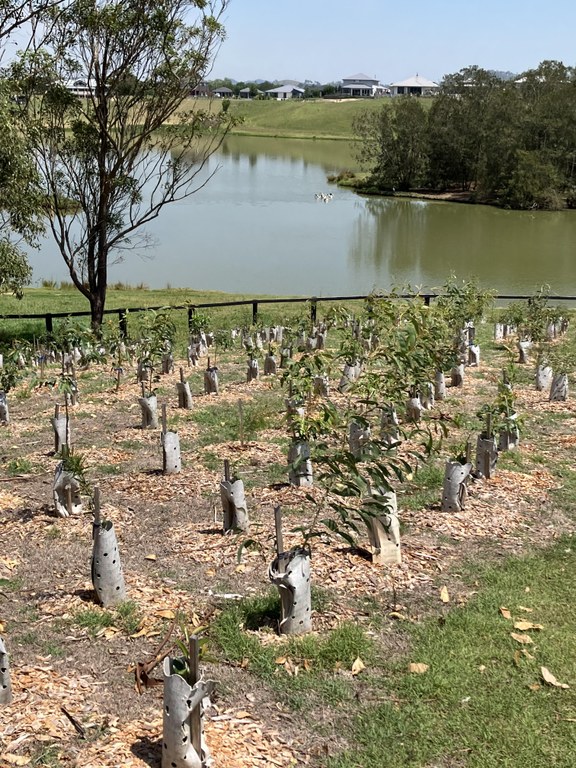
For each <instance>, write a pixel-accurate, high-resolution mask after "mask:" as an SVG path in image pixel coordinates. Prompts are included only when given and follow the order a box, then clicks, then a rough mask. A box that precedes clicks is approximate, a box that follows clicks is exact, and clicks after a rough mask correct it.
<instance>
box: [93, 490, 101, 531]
mask: <svg viewBox="0 0 576 768" xmlns="http://www.w3.org/2000/svg"><path fill="white" fill-rule="evenodd" d="M92 507H93V511H94V520H93V521H92V531H93V534H92V538H94V533H95V531H96V528H99V527H100V525H101V524H102V517H101V516H100V487H99V486H98V485H96V486H94V496H93V498H92Z"/></svg>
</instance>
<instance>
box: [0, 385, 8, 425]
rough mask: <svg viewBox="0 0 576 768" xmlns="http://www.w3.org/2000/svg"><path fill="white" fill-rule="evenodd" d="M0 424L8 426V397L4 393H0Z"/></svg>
mask: <svg viewBox="0 0 576 768" xmlns="http://www.w3.org/2000/svg"><path fill="white" fill-rule="evenodd" d="M0 424H10V413H9V411H8V397H7V395H6V392H0Z"/></svg>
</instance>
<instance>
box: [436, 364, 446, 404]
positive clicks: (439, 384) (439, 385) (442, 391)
mask: <svg viewBox="0 0 576 768" xmlns="http://www.w3.org/2000/svg"><path fill="white" fill-rule="evenodd" d="M434 397H435V398H436V400H444V398H445V397H446V377H445V376H444V371H436V374H435V375H434Z"/></svg>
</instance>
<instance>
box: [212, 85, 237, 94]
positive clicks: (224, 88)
mask: <svg viewBox="0 0 576 768" xmlns="http://www.w3.org/2000/svg"><path fill="white" fill-rule="evenodd" d="M214 93H234V91H233V90H232V89H231V88H226V86H223V87H222V88H215V89H214Z"/></svg>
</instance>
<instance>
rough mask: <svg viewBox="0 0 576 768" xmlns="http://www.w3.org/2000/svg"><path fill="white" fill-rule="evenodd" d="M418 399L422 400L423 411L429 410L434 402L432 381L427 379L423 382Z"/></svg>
mask: <svg viewBox="0 0 576 768" xmlns="http://www.w3.org/2000/svg"><path fill="white" fill-rule="evenodd" d="M420 400H421V401H422V408H424V410H425V411H430V410H431V409H432V408H434V403H435V401H436V398H435V392H434V382H432V381H428V382H426V384H424V387H423V391H422V395H421V397H420Z"/></svg>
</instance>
